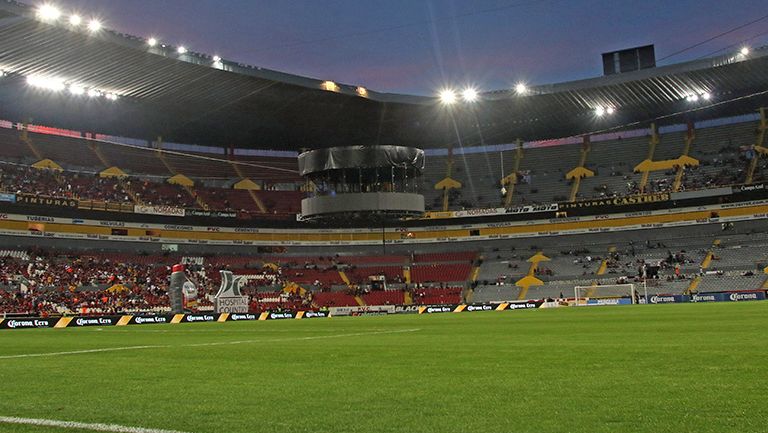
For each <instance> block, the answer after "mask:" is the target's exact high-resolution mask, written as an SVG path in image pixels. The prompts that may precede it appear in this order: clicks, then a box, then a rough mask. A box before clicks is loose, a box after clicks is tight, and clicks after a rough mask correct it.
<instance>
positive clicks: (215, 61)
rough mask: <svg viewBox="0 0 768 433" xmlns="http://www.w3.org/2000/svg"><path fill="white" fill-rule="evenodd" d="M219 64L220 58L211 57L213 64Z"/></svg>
mask: <svg viewBox="0 0 768 433" xmlns="http://www.w3.org/2000/svg"><path fill="white" fill-rule="evenodd" d="M219 62H221V57H219V56H213V63H219Z"/></svg>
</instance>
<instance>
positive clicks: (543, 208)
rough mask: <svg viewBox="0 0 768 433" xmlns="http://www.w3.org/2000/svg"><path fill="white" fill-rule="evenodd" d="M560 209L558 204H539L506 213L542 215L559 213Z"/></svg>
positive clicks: (509, 210)
mask: <svg viewBox="0 0 768 433" xmlns="http://www.w3.org/2000/svg"><path fill="white" fill-rule="evenodd" d="M558 209H560V205H558V204H557V203H550V204H537V205H530V206H520V207H513V208H510V209H507V210H506V212H505V213H508V214H528V213H541V212H557V211H558Z"/></svg>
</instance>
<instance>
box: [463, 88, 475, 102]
mask: <svg viewBox="0 0 768 433" xmlns="http://www.w3.org/2000/svg"><path fill="white" fill-rule="evenodd" d="M461 98H462V99H463V100H464V102H475V101H477V98H478V95H477V90H475V89H473V88H471V87H467V88H466V89H464V91H463V92H461Z"/></svg>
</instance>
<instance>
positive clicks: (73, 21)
mask: <svg viewBox="0 0 768 433" xmlns="http://www.w3.org/2000/svg"><path fill="white" fill-rule="evenodd" d="M82 22H83V19H82V18H80V15H70V17H69V24H70V25H73V26H79V25H80V23H82Z"/></svg>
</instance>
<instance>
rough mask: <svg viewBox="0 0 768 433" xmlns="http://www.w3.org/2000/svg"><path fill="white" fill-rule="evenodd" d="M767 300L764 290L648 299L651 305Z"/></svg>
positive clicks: (662, 296)
mask: <svg viewBox="0 0 768 433" xmlns="http://www.w3.org/2000/svg"><path fill="white" fill-rule="evenodd" d="M765 299H766V292H765V291H762V290H748V291H739V292H706V293H697V294H695V295H653V296H649V297H648V303H649V304H673V303H680V302H740V301H762V300H765Z"/></svg>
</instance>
